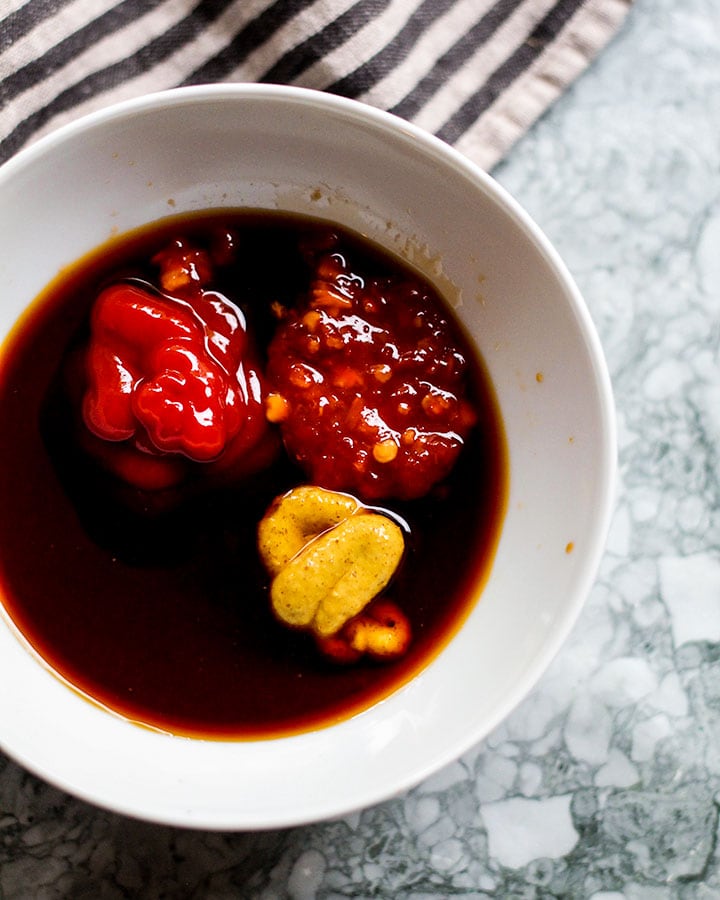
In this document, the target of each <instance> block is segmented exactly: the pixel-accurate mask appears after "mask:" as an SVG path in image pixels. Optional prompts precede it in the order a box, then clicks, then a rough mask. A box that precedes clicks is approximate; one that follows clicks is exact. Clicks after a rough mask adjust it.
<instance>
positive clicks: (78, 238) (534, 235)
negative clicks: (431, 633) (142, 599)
mask: <svg viewBox="0 0 720 900" xmlns="http://www.w3.org/2000/svg"><path fill="white" fill-rule="evenodd" d="M219 207H255V208H263V209H273V210H275V209H280V210H288V211H291V212H299V213H307V214H310V215H313V216H315V217H320V218H326V219H329V220H333V221H335V222H338V223H340V224H342V225H344V226H347V227H348V228H350V229H352V230H354V231H356V232H359V233H361V234H363V235H366V236H367V237H368V238H369V239H370V240H372V241H375V242H377V243H379V244H380V245H382V246H383V247H385V248H387V249H388V250H390V251H391V252H393V253H395V254H398V255H400V256H402V257H404V258H406V259H407V260H409V261H410V262H411V263H412V264H413V265H415V266H416V267H417V268H419V269H420V270H421V271H423V272H424V273H425V274H426V275H427V276H428V277H429V278H430V279H431V280H432V281H434V282H435V283H436V284H437V285H438V287H439V288H440V290H441V291H442V292H443V293H444V294H445V296H446V297H447V298H448V300H449V302H451V303H452V305H453V306H454V307H455V310H456V313H457V315H458V317H459V318H460V320H461V321H462V323H463V324H464V326H465V328H466V330H467V332H468V333H469V334H470V335H471V337H472V340H473V341H474V342H475V343H476V344H477V347H478V349H479V351H480V353H481V354H482V356H483V357H484V360H485V363H486V366H487V369H488V371H489V374H490V377H491V379H492V382H493V384H494V388H495V391H496V394H497V398H498V402H499V406H500V410H501V414H502V419H503V424H504V428H505V433H506V439H507V447H508V458H509V496H508V502H507V509H506V513H505V516H504V521H503V523H502V531H501V534H500V539H499V544H498V547H497V552H496V554H495V558H494V562H493V564H492V569H491V572H490V575H489V578H488V580H487V582H486V584H485V585H484V588H483V589H482V592H481V596H479V597H478V598H477V602H476V604H475V606H474V608H473V609H472V611H471V613H470V614H469V616H468V617H467V619H466V620H465V622H464V624H463V626H462V627H461V629H460V630H459V631H458V632H457V634H456V635H455V636H454V638H453V639H452V640H451V641H450V642H449V643H448V645H447V646H446V647H445V649H444V650H443V651H442V652H441V653H440V654H439V655H438V656H437V657H436V658H435V659H433V660H432V661H431V662H430V664H429V665H428V666H427V667H426V668H425V669H424V670H422V671H421V672H419V673H418V674H417V675H416V676H415V677H414V678H412V679H411V680H410V681H409V682H408V683H407V684H405V685H404V686H403V687H402V688H400V689H399V690H397V691H396V692H395V693H393V694H391V695H390V696H389V697H387V698H386V699H385V700H384V701H382V702H380V703H378V704H376V705H375V706H372V707H371V708H369V709H367V710H365V711H364V712H362V713H360V714H358V715H355V716H353V717H351V718H349V719H348V720H346V721H343V722H341V723H339V724H336V725H332V726H330V727H326V728H320V729H318V730H316V731H311V732H309V733H305V734H298V735H295V736H291V737H283V738H277V739H272V740H257V741H253V740H249V741H240V740H236V741H233V740H227V741H223V740H218V741H215V740H199V739H193V738H184V737H174V736H171V735H167V734H161V733H156V732H153V731H151V730H149V729H146V728H141V727H138V726H137V725H134V724H132V723H130V722H128V721H125V720H123V719H122V718H120V717H119V716H117V715H115V714H112V713H109V712H107V711H104V710H102V709H100V708H98V707H97V706H96V705H95V704H93V703H90V702H88V701H87V700H86V699H84V698H83V697H82V696H80V695H78V693H77V692H75V691H73V690H71V689H69V687H68V686H67V685H66V684H65V683H64V682H62V680H60V679H59V678H58V677H56V676H55V675H54V674H53V673H52V672H50V671H49V670H48V668H47V667H46V666H45V665H43V664H42V663H41V662H40V661H39V659H38V658H37V657H36V656H35V655H34V654H33V653H32V652H30V651H29V649H28V647H27V646H26V645H25V643H24V641H23V640H22V639H20V638H19V636H18V635H17V633H16V632H15V630H14V628H13V627H12V625H11V623H10V622H9V619H8V616H7V615H2V616H0V682H1V683H2V684H3V685H4V688H3V690H2V691H0V746H2V748H3V750H4V751H5V752H6V753H7V754H8V755H9V756H11V757H12V758H14V759H15V760H17V761H18V762H19V763H20V764H21V765H22V766H24V767H26V768H27V769H28V770H30V771H32V772H34V773H36V774H37V775H39V776H40V777H42V778H43V779H46V780H47V781H48V782H51V783H53V784H55V785H57V786H59V787H60V788H62V789H63V790H66V791H68V792H70V793H71V794H74V795H76V796H78V797H81V798H84V799H86V800H88V801H90V802H92V803H95V804H97V805H100V806H103V807H105V808H109V809H112V810H115V811H118V812H121V813H126V814H129V815H132V816H137V817H140V818H144V819H148V820H152V821H156V822H161V823H169V824H176V825H183V826H192V827H202V828H217V829H260V828H276V827H283V826H289V825H294V824H299V823H307V822H311V821H315V820H320V819H324V818H328V817H335V816H339V815H342V814H345V813H348V812H350V811H353V810H357V809H359V808H362V807H366V806H368V805H371V804H374V803H376V802H379V801H381V800H383V799H385V798H387V797H389V796H391V795H394V794H396V793H398V792H400V791H402V790H404V789H407V788H409V787H411V786H412V785H414V784H416V783H418V782H420V781H421V780H422V779H424V778H425V777H427V776H429V775H430V774H431V773H433V772H434V771H436V770H438V769H439V768H440V767H442V766H444V765H445V764H447V763H449V762H451V761H452V760H453V759H455V758H457V757H458V756H460V755H461V754H462V753H463V752H465V751H466V750H468V749H469V748H470V747H471V746H472V745H474V744H476V743H477V742H479V741H480V740H481V739H482V738H483V737H484V736H485V735H487V734H488V733H489V732H490V731H491V730H492V729H493V728H495V727H496V726H497V725H498V723H500V722H501V721H502V719H503V718H504V717H506V716H507V715H508V713H510V711H511V710H512V709H513V708H514V707H515V706H516V705H517V704H518V703H519V702H520V701H521V700H522V699H523V698H524V697H525V696H526V695H527V694H528V692H529V691H530V690H531V688H532V687H533V685H534V684H535V683H536V681H537V680H538V678H539V677H540V675H541V673H542V672H543V671H544V670H545V668H546V667H547V666H548V664H549V662H550V661H551V660H552V658H553V656H554V655H555V654H556V652H557V651H558V648H559V647H560V646H561V644H562V643H563V641H564V640H565V638H566V637H567V635H568V632H569V631H570V629H571V627H572V625H573V623H574V622H575V620H576V618H577V616H578V614H579V612H580V610H581V607H582V605H583V602H584V600H585V598H586V595H587V593H588V591H589V590H590V588H591V585H592V582H593V578H594V576H595V573H596V568H597V565H598V563H599V559H600V557H601V553H602V548H603V545H604V540H605V535H606V529H607V526H608V520H609V515H610V510H611V505H612V494H613V480H614V466H615V434H614V417H613V405H612V397H611V388H610V384H609V379H608V375H607V371H606V367H605V363H604V360H603V356H602V352H601V348H600V345H599V343H598V338H597V336H596V333H595V330H594V328H593V325H592V323H591V320H590V317H589V314H588V311H587V309H586V307H585V305H584V303H583V300H582V299H581V297H580V295H579V293H578V291H577V289H576V287H575V285H574V283H573V281H572V279H571V277H570V276H569V274H568V272H567V271H566V268H565V266H564V265H563V263H562V262H561V260H560V259H559V258H558V255H557V253H556V252H555V251H554V250H553V248H552V247H551V246H550V244H549V242H548V240H547V239H546V238H545V237H544V236H543V234H542V233H541V232H540V230H539V229H538V227H537V226H536V225H535V224H534V223H533V222H532V221H531V220H530V218H529V217H528V215H527V214H526V213H525V212H524V211H523V210H522V209H521V208H520V207H519V206H518V204H517V203H516V202H514V201H513V199H512V198H511V197H509V196H508V195H507V194H506V192H505V191H504V190H503V189H501V188H500V187H499V186H498V185H497V184H496V183H495V182H494V181H493V180H492V179H491V178H490V177H488V176H487V175H486V174H484V173H483V172H481V171H480V170H479V169H478V168H476V167H475V166H473V165H472V164H471V163H470V162H468V160H467V159H465V158H464V157H462V156H461V155H459V154H458V153H456V152H454V151H453V150H452V149H450V148H449V147H448V146H446V145H444V144H443V143H441V142H439V141H438V140H436V139H434V138H433V137H431V136H429V135H428V134H426V133H424V132H422V131H420V130H419V129H417V128H414V127H413V126H412V125H409V124H408V123H406V122H404V121H402V120H400V119H397V118H394V117H392V116H390V115H387V114H385V113H382V112H379V111H377V110H375V109H372V108H370V107H367V106H365V105H360V104H358V103H355V102H352V101H348V100H345V99H341V98H338V97H333V96H330V95H325V94H320V93H317V92H312V91H306V90H302V89H294V88H288V87H280V86H269V85H215V86H208V87H204V86H203V87H192V88H187V89H179V90H176V91H169V92H164V93H160V94H155V95H151V96H148V97H144V98H141V99H138V100H133V101H130V102H126V103H123V104H120V105H118V106H115V107H112V108H109V109H106V110H103V111H101V112H99V113H96V114H92V115H90V116H88V117H86V118H83V119H81V120H80V121H77V122H75V123H73V124H71V125H69V126H67V127H65V128H63V129H60V130H59V131H57V132H55V133H53V134H51V135H49V136H47V137H45V138H43V139H41V140H40V141H38V142H37V143H36V144H35V145H33V146H30V147H29V148H27V149H26V150H24V151H23V152H21V153H20V154H18V155H17V156H16V157H15V158H13V159H12V160H10V161H9V162H8V163H6V164H5V166H4V167H3V168H2V169H0V246H1V247H2V255H0V283H2V285H3V293H2V303H1V306H0V338H4V337H5V335H6V334H7V332H8V331H9V330H10V329H11V327H12V325H13V323H14V322H15V321H16V320H17V318H18V317H19V316H20V315H21V314H22V312H23V310H24V309H25V308H26V307H27V305H28V304H29V303H30V302H31V301H32V300H33V298H34V297H35V296H36V295H37V294H38V293H39V292H40V291H41V290H42V289H43V288H44V286H45V285H46V284H47V283H48V282H49V281H50V280H51V279H52V278H53V277H54V276H55V275H56V274H57V272H58V271H59V270H60V269H61V268H62V267H63V266H66V265H68V264H70V263H72V262H73V261H75V260H77V259H78V258H79V257H81V256H82V255H83V254H85V253H87V252H88V251H90V250H92V249H93V248H95V247H97V246H98V245H100V244H101V243H103V242H104V241H105V240H106V239H107V238H109V237H110V236H112V235H115V234H121V233H123V232H125V231H127V230H129V229H133V228H135V227H137V226H140V225H142V224H145V223H148V222H153V221H155V220H157V219H161V218H163V217H165V216H167V215H169V214H178V213H182V212H187V211H194V210H202V209H212V208H219ZM38 248H41V249H42V252H40V253H38Z"/></svg>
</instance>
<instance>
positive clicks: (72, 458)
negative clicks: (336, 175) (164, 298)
mask: <svg viewBox="0 0 720 900" xmlns="http://www.w3.org/2000/svg"><path fill="white" fill-rule="evenodd" d="M323 227H327V226H325V225H321V224H319V223H316V222H314V221H312V220H308V219H305V218H302V217H297V216H290V215H287V214H280V213H277V214H276V213H258V212H249V211H244V212H243V211H233V212H228V211H223V212H221V213H220V212H218V213H205V214H202V215H194V216H190V217H175V218H173V219H170V220H164V221H163V222H162V223H156V224H155V225H152V226H148V227H145V228H143V229H140V230H138V231H137V232H134V233H132V234H131V235H129V236H124V237H122V238H118V239H115V240H113V241H111V242H110V243H108V244H107V245H105V246H103V247H101V248H100V249H99V250H97V251H95V252H94V253H92V254H90V255H89V256H88V257H86V258H84V259H82V260H80V261H79V262H77V263H76V264H75V265H74V266H72V267H70V268H69V269H68V270H67V271H65V272H64V273H63V274H62V275H61V276H60V277H59V278H57V279H56V280H55V281H54V282H53V283H52V284H51V285H50V286H49V287H48V288H47V290H46V291H45V292H44V293H43V294H42V296H41V297H40V298H38V299H37V301H36V302H35V303H34V304H33V305H32V307H31V309H30V311H29V312H28V313H27V314H26V315H25V317H24V318H23V320H22V321H21V322H20V323H19V325H18V326H17V327H16V328H15V330H14V331H13V333H12V335H11V337H10V339H9V340H8V342H7V343H6V345H5V347H4V348H3V351H2V354H1V355H0V421H2V422H3V429H2V432H0V596H1V599H2V602H3V604H4V606H5V609H6V611H7V613H8V615H9V616H10V617H11V619H12V620H13V621H14V623H15V624H16V625H17V627H18V628H19V630H20V631H21V632H22V634H23V635H24V637H25V638H26V639H27V641H28V642H29V643H30V644H31V645H32V647H34V648H35V650H36V651H37V652H38V653H39V654H40V656H41V657H42V658H43V659H44V660H45V661H46V662H47V664H48V665H49V666H50V667H51V668H52V669H53V670H54V671H55V672H56V673H58V674H59V675H60V676H62V677H63V678H64V679H65V680H66V681H68V682H69V683H70V684H71V685H73V686H74V687H76V688H77V689H79V690H80V691H81V692H83V693H84V694H86V695H87V696H88V697H89V698H90V699H91V700H94V701H96V702H98V703H100V704H102V705H104V706H106V707H108V708H109V709H110V710H113V711H114V712H116V713H118V714H120V715H122V716H124V717H127V718H129V719H131V720H133V721H136V722H138V723H142V724H144V725H147V726H150V727H154V728H158V729H161V730H164V731H167V732H170V733H173V734H179V735H193V736H201V737H205V738H232V739H246V738H261V737H273V736H279V735H284V734H292V733H298V732H302V731H306V730H310V729H316V728H319V727H322V726H325V725H327V724H330V723H332V722H334V721H337V720H340V719H343V718H346V717H348V716H350V715H352V714H354V713H356V712H358V711H360V710H362V709H365V708H367V707H368V706H370V705H372V704H373V703H375V702H377V701H379V700H380V699H381V698H383V697H385V696H387V695H388V694H389V693H390V692H392V691H394V690H396V689H398V688H399V687H400V686H401V685H403V684H404V683H405V682H407V681H408V679H410V678H411V677H412V676H413V675H414V674H416V673H417V672H418V671H419V670H420V669H421V668H422V667H424V666H425V665H426V664H427V663H428V662H429V661H430V660H432V659H433V658H434V657H435V656H436V655H437V654H438V653H439V652H440V650H441V649H442V648H443V647H444V646H445V645H446V643H447V641H448V640H449V639H450V637H451V636H452V635H453V634H454V633H455V632H456V630H457V629H458V627H459V626H460V624H461V623H462V621H463V620H464V618H465V616H466V615H467V613H468V612H469V610H470V609H471V608H472V605H473V603H474V602H475V599H476V596H477V594H478V592H479V589H480V586H481V585H482V583H483V580H484V578H485V577H486V575H487V573H488V569H489V566H490V564H491V561H492V557H493V554H494V551H495V547H496V544H497V540H498V536H499V529H500V525H501V520H502V515H503V512H504V506H505V502H506V493H507V460H506V455H505V445H504V438H503V431H502V424H501V420H500V415H499V411H498V408H497V404H496V401H495V398H494V394H493V390H492V386H491V384H490V382H489V379H488V377H487V373H486V371H485V368H484V366H483V364H482V361H481V360H479V359H477V357H476V356H474V355H473V352H472V350H470V348H469V347H465V348H464V350H465V352H466V353H467V355H468V357H469V358H472V359H473V366H472V396H473V400H474V405H475V407H476V409H477V411H478V413H479V423H478V425H477V427H476V428H475V429H474V431H473V432H472V434H471V436H470V438H469V440H468V441H467V442H466V446H465V447H464V450H463V452H462V453H461V455H460V459H459V461H458V463H457V465H456V466H455V468H454V470H453V472H452V473H451V475H450V477H449V478H448V479H447V480H446V482H444V483H443V484H442V485H441V486H439V487H438V488H436V489H435V490H433V491H432V492H431V494H430V495H429V496H428V497H426V498H423V499H422V500H418V501H413V502H408V503H404V504H402V503H391V502H388V503H387V504H385V505H386V506H387V507H388V508H390V509H392V510H393V512H395V513H397V514H398V515H400V516H401V517H403V518H404V519H405V521H407V523H408V524H409V526H410V537H409V547H408V552H407V556H406V559H405V561H404V564H403V567H402V570H401V572H400V573H399V575H398V577H397V579H396V580H395V582H394V584H393V586H392V599H393V600H394V601H395V602H396V603H397V604H398V605H399V606H400V607H401V608H402V609H403V611H404V612H405V613H406V615H407V616H408V617H409V619H410V621H411V625H412V629H413V634H414V639H413V643H412V646H411V649H410V651H409V653H408V654H407V655H406V656H405V657H404V658H402V659H401V660H400V661H397V662H394V663H392V664H379V663H373V662H361V663H359V664H356V665H353V666H347V667H344V666H338V665H337V664H335V663H331V662H329V661H327V660H325V659H323V658H322V656H320V655H319V654H318V652H317V649H316V647H315V645H314V643H313V641H312V640H311V639H310V638H308V637H307V636H306V635H303V634H301V633H297V632H293V631H290V630H288V629H286V628H284V627H283V626H281V625H280V624H278V623H277V622H276V621H275V619H274V618H273V616H272V614H271V612H270V608H269V599H268V588H269V585H268V578H267V575H266V573H265V571H264V570H263V567H262V565H261V563H260V560H259V558H258V553H257V549H256V528H257V523H258V521H259V519H260V518H261V517H262V515H263V513H264V512H265V510H266V509H267V507H268V505H269V504H270V502H271V501H272V499H273V498H274V497H275V496H277V495H278V494H280V493H282V492H284V491H285V490H287V489H289V488H290V487H292V486H294V485H296V484H299V483H303V482H304V479H303V476H302V473H301V472H299V471H298V470H297V469H296V468H295V467H294V465H293V464H292V462H291V461H290V460H288V459H287V458H286V457H285V456H281V457H280V458H279V459H278V460H277V462H275V463H274V464H273V465H272V467H271V468H269V469H268V470H266V471H264V472H262V473H261V474H260V475H258V476H255V477H254V478H253V479H251V480H250V481H249V482H248V483H244V484H234V485H233V484H227V485H224V486H222V487H221V488H217V487H215V488H214V489H212V490H210V491H208V492H203V491H202V490H199V491H194V492H193V493H192V495H191V496H189V497H183V496H174V497H170V498H165V499H164V500H163V501H162V502H158V501H157V499H156V498H151V497H150V498H149V497H146V496H143V495H141V494H139V493H137V492H136V493H135V494H132V492H127V491H123V490H118V487H117V484H116V483H114V482H113V480H112V479H111V478H110V477H109V476H107V475H106V474H105V473H104V472H103V471H102V470H101V469H99V468H98V467H96V466H94V465H93V463H92V462H91V461H90V460H88V459H87V457H85V456H84V455H83V453H82V452H81V450H80V449H79V448H78V446H77V440H76V437H75V432H74V425H73V420H74V418H76V416H75V413H76V411H75V410H73V408H72V404H73V400H72V390H69V389H68V379H70V380H72V378H73V377H74V376H73V374H72V359H73V353H74V349H75V348H76V347H77V346H81V345H82V342H83V340H84V339H85V336H86V333H87V321H88V314H89V310H90V308H91V306H92V303H93V300H94V298H95V297H96V295H97V293H98V291H99V290H100V289H101V287H102V286H103V285H104V284H107V283H109V282H111V281H112V280H114V279H117V278H118V277H126V276H128V275H132V276H134V277H138V276H140V277H150V276H149V264H148V261H149V260H151V259H152V257H153V255H154V254H155V253H156V252H157V251H158V249H160V248H161V247H162V246H164V245H165V244H166V243H167V242H168V241H169V240H171V239H172V238H173V237H175V236H177V235H178V234H183V235H188V236H191V237H192V238H193V239H197V240H198V241H200V242H202V241H203V240H210V236H211V235H212V234H213V233H214V232H216V231H217V229H219V228H222V229H232V231H233V232H234V233H235V234H236V235H237V240H238V246H239V248H240V250H239V254H238V257H237V259H236V261H235V263H233V265H232V266H230V267H229V268H228V269H227V270H225V272H224V274H223V276H222V277H223V283H222V284H221V285H220V286H219V288H220V289H221V290H223V291H224V292H225V293H226V294H227V295H228V296H230V297H231V298H232V299H233V300H234V301H235V302H236V303H238V304H239V305H240V306H241V307H242V308H243V309H244V311H245V313H246V315H247V318H248V328H249V330H251V331H252V332H253V334H254V335H255V337H256V340H257V341H258V343H259V345H260V346H261V347H262V346H263V345H265V344H266V343H267V341H268V340H269V338H270V335H271V334H272V329H273V317H272V314H271V307H272V304H273V303H274V302H276V301H278V300H283V301H285V302H291V300H292V298H294V297H296V296H299V295H301V294H302V292H303V290H305V289H306V287H307V272H306V270H305V269H304V267H303V265H302V261H301V256H300V254H299V253H298V246H299V244H300V242H301V241H302V239H303V236H304V235H305V236H306V235H307V233H308V231H312V230H313V229H318V228H323ZM335 230H336V231H337V230H339V229H335ZM341 234H342V241H343V245H344V246H347V247H348V248H349V250H350V251H351V252H352V253H353V254H354V256H356V257H359V258H363V259H364V260H365V261H366V262H367V263H368V264H369V265H372V266H373V267H374V269H375V270H377V271H383V272H386V273H388V274H392V273H393V272H398V271H400V270H402V266H403V264H402V263H401V262H399V261H398V260H397V259H395V258H394V257H390V256H389V255H386V254H384V253H383V252H381V251H380V250H378V249H377V248H375V247H371V246H369V245H368V244H367V243H366V242H365V241H364V239H361V238H360V237H358V236H357V235H354V234H349V233H345V232H342V231H341ZM8 689H12V686H8ZM457 689H458V690H463V689H464V686H463V685H458V686H457Z"/></svg>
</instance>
